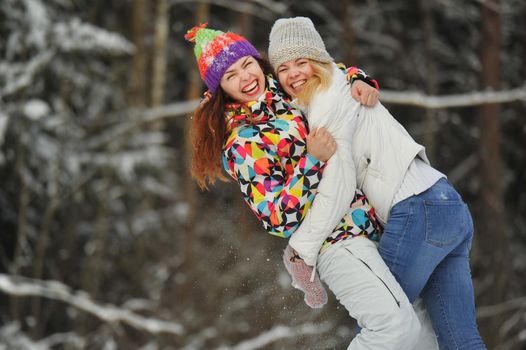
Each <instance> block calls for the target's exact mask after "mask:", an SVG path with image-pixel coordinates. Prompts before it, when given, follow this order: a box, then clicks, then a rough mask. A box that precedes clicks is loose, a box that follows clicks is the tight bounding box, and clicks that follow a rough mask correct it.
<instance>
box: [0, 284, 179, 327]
mask: <svg viewBox="0 0 526 350" xmlns="http://www.w3.org/2000/svg"><path fill="white" fill-rule="evenodd" d="M0 290H1V291H3V292H4V293H5V294H8V295H12V296H17V297H21V296H33V297H41V298H47V299H53V300H60V301H62V302H64V303H66V304H69V305H71V306H74V307H76V308H78V309H80V310H83V311H85V312H87V313H89V314H91V315H93V316H95V317H97V318H98V319H100V320H101V321H104V322H108V323H119V322H122V323H125V324H127V325H129V326H132V327H134V328H136V329H138V330H142V331H145V332H148V333H152V334H160V333H170V334H175V335H181V334H183V332H184V329H183V326H182V325H180V324H179V323H175V322H169V321H163V320H159V319H155V318H148V317H143V316H140V315H138V314H136V313H134V312H132V311H130V310H126V309H123V308H119V307H117V306H115V305H111V304H99V303H96V302H94V301H92V300H91V298H90V296H89V295H88V294H87V293H85V292H82V291H78V292H73V291H71V289H70V288H69V287H68V286H67V285H65V284H63V283H61V282H58V281H43V280H35V279H29V278H25V277H21V276H13V275H6V274H0Z"/></svg>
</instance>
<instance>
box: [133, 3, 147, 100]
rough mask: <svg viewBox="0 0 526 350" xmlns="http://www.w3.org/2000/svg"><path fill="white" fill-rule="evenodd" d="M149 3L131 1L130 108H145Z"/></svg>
mask: <svg viewBox="0 0 526 350" xmlns="http://www.w3.org/2000/svg"><path fill="white" fill-rule="evenodd" d="M148 4H149V1H147V0H134V1H133V17H132V21H133V22H132V38H133V44H134V45H135V54H134V55H133V61H132V69H131V77H130V87H129V101H130V104H131V105H132V106H135V107H145V106H146V105H147V97H146V96H147V94H146V89H147V79H146V77H147V73H146V72H147V65H148V50H146V44H145V36H146V18H147V15H148V8H149V6H148Z"/></svg>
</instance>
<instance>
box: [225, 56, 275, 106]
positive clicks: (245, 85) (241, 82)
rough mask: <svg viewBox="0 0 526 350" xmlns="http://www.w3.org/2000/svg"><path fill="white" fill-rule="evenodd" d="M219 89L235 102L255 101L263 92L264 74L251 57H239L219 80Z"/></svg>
mask: <svg viewBox="0 0 526 350" xmlns="http://www.w3.org/2000/svg"><path fill="white" fill-rule="evenodd" d="M220 85H221V88H222V89H223V90H224V91H225V92H226V93H227V95H228V96H230V97H231V98H232V99H234V100H235V101H237V102H240V103H245V102H250V101H254V100H257V99H258V98H259V96H261V95H262V94H263V92H264V91H265V74H263V70H262V69H261V67H260V66H259V63H258V61H256V59H255V58H254V57H252V56H245V57H241V58H240V59H239V60H237V61H236V63H234V64H233V65H231V66H230V68H228V70H227V71H226V72H225V74H223V77H222V78H221V83H220Z"/></svg>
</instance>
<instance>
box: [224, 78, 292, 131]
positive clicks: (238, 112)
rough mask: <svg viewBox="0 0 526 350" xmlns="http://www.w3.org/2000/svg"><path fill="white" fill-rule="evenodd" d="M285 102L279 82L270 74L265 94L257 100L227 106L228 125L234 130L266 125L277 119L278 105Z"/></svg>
mask: <svg viewBox="0 0 526 350" xmlns="http://www.w3.org/2000/svg"><path fill="white" fill-rule="evenodd" d="M283 100H284V98H283V96H282V93H281V91H280V90H279V84H278V82H277V81H276V80H275V79H274V78H273V76H272V75H271V74H269V75H267V76H266V88H265V92H264V93H263V94H262V95H261V96H260V97H259V98H258V99H257V100H255V101H250V102H247V103H243V104H241V103H229V104H227V105H226V106H225V118H226V120H227V125H228V127H229V128H234V127H236V126H238V125H240V124H259V123H265V122H267V121H268V120H269V119H271V118H274V117H275V111H276V105H277V104H279V103H280V102H282V101H283ZM280 105H281V104H280Z"/></svg>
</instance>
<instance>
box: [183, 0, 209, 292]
mask: <svg viewBox="0 0 526 350" xmlns="http://www.w3.org/2000/svg"><path fill="white" fill-rule="evenodd" d="M209 13H210V4H208V3H200V4H199V5H198V6H197V12H196V21H195V23H197V24H198V23H203V22H206V20H207V18H208V16H209ZM190 55H191V56H190V58H189V59H190V60H191V62H193V63H194V64H193V65H194V69H192V71H191V73H190V84H189V87H188V93H187V99H188V100H193V99H196V98H199V97H200V96H201V86H202V81H201V77H200V75H199V71H198V70H197V64H196V63H195V62H196V60H195V56H194V54H193V50H192V51H191V54H190ZM185 123H186V124H185V130H190V124H191V119H190V118H186V121H185ZM191 154H192V147H191V145H190V143H189V142H185V150H184V156H185V159H184V164H187V165H189V164H190V157H191ZM186 169H190V167H189V166H186V167H185V171H186V172H187V171H189V170H186ZM183 179H184V200H185V202H186V204H187V205H188V215H187V217H186V221H185V223H184V225H183V230H184V235H185V238H184V248H183V249H184V251H183V256H184V263H183V265H182V269H183V273H184V274H185V276H186V282H184V283H183V284H182V285H181V287H180V288H179V296H180V298H181V299H180V300H188V298H189V297H190V294H191V291H192V281H193V278H191V276H192V275H193V270H194V250H195V249H196V247H195V246H194V245H195V244H196V242H197V239H196V236H195V216H196V211H197V206H198V201H197V196H198V190H197V187H196V184H195V182H194V180H193V179H192V177H191V176H190V174H189V173H186V174H184V176H183Z"/></svg>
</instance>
